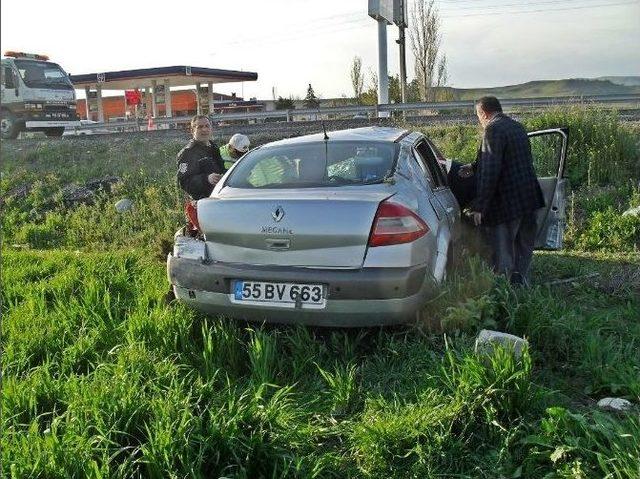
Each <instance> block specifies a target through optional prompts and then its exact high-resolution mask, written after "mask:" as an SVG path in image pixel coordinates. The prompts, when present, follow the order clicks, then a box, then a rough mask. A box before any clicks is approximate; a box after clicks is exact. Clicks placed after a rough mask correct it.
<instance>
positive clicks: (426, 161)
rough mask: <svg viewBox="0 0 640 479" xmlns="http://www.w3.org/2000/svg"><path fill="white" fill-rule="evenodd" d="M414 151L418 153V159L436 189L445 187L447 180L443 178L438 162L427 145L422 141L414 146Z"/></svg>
mask: <svg viewBox="0 0 640 479" xmlns="http://www.w3.org/2000/svg"><path fill="white" fill-rule="evenodd" d="M416 150H417V152H418V159H419V160H421V163H422V165H423V167H424V169H426V170H427V171H429V174H430V176H431V178H432V181H433V183H432V184H433V185H434V186H435V187H436V188H440V187H443V186H447V180H446V178H445V177H444V174H443V172H442V168H440V166H439V165H438V160H437V159H436V156H435V155H434V153H433V150H431V147H430V146H429V144H428V143H427V142H426V141H424V140H423V141H421V142H420V143H418V144H417V145H416Z"/></svg>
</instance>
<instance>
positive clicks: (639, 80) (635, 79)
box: [596, 76, 640, 86]
mask: <svg viewBox="0 0 640 479" xmlns="http://www.w3.org/2000/svg"><path fill="white" fill-rule="evenodd" d="M596 80H608V81H610V82H611V83H613V84H615V85H626V86H640V76H628V77H623V76H617V77H616V76H613V77H598V78H596Z"/></svg>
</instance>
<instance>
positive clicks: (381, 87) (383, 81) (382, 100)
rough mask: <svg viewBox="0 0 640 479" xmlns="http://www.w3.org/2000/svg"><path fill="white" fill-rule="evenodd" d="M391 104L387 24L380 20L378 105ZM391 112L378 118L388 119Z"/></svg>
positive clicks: (383, 112)
mask: <svg viewBox="0 0 640 479" xmlns="http://www.w3.org/2000/svg"><path fill="white" fill-rule="evenodd" d="M387 103H389V71H388V69H387V22H386V20H383V19H380V20H378V104H379V105H385V104H387ZM388 116H389V112H387V111H380V112H378V117H379V118H382V117H388Z"/></svg>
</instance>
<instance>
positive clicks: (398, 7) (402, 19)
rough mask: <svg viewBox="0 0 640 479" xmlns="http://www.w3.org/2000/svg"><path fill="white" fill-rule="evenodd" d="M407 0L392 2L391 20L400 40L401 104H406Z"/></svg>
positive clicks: (398, 42)
mask: <svg viewBox="0 0 640 479" xmlns="http://www.w3.org/2000/svg"><path fill="white" fill-rule="evenodd" d="M406 1H407V0H394V2H393V17H394V18H393V20H394V23H395V24H396V25H398V31H399V33H400V38H398V40H396V43H397V44H398V45H400V94H401V95H402V103H406V102H407V55H406V39H405V34H404V31H405V29H406V28H407V26H408V21H407V19H408V15H407V5H406Z"/></svg>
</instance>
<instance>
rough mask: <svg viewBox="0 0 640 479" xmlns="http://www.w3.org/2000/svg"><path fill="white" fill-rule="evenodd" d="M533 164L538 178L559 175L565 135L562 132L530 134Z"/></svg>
mask: <svg viewBox="0 0 640 479" xmlns="http://www.w3.org/2000/svg"><path fill="white" fill-rule="evenodd" d="M529 141H530V143H531V154H532V156H533V166H534V169H535V172H536V176H537V177H538V178H549V177H555V176H557V175H558V170H559V168H560V166H561V165H560V160H561V158H562V153H563V148H564V137H563V136H562V134H561V133H560V132H549V133H546V134H535V133H534V134H532V135H530V136H529Z"/></svg>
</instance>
